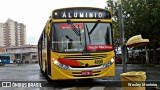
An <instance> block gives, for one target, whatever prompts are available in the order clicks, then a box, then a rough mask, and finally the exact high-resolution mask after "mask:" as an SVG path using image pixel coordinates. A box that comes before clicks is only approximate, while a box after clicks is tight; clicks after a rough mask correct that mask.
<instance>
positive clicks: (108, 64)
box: [103, 58, 114, 68]
mask: <svg viewBox="0 0 160 90" xmlns="http://www.w3.org/2000/svg"><path fill="white" fill-rule="evenodd" d="M113 63H114V58H112V59H111V60H110V61H109V62H108V63H106V64H104V65H103V67H104V68H105V67H109V66H110V65H112V64H113Z"/></svg>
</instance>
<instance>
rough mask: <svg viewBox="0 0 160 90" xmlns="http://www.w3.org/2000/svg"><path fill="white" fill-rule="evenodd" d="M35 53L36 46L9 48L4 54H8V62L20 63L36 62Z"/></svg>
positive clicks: (36, 50)
mask: <svg viewBox="0 0 160 90" xmlns="http://www.w3.org/2000/svg"><path fill="white" fill-rule="evenodd" d="M37 52H38V49H37V45H23V46H16V47H15V46H11V47H7V48H6V53H7V54H10V60H11V61H14V60H20V61H21V63H35V62H38V59H37Z"/></svg>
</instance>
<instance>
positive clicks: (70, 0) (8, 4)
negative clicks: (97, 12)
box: [0, 0, 107, 45]
mask: <svg viewBox="0 0 160 90" xmlns="http://www.w3.org/2000/svg"><path fill="white" fill-rule="evenodd" d="M106 1H107V0H0V23H4V22H6V21H7V19H8V18H10V19H12V20H14V21H17V22H19V23H23V24H25V25H26V39H27V42H26V43H27V44H33V45H37V42H38V39H39V37H40V34H41V33H42V30H43V28H44V26H45V24H46V21H47V19H48V17H49V16H50V14H51V11H52V10H54V9H58V8H65V7H98V8H105V6H106Z"/></svg>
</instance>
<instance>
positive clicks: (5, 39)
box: [0, 19, 26, 47]
mask: <svg viewBox="0 0 160 90" xmlns="http://www.w3.org/2000/svg"><path fill="white" fill-rule="evenodd" d="M25 44H26V26H25V25H24V24H23V23H18V22H17V21H13V20H11V19H8V20H7V21H6V22H5V23H0V46H1V47H10V46H21V45H25Z"/></svg>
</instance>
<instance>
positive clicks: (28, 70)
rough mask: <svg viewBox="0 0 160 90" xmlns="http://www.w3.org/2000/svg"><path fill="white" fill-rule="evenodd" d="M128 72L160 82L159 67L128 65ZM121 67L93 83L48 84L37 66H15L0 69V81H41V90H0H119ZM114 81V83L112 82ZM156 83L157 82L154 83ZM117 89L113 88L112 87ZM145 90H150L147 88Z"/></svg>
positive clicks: (12, 89)
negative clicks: (140, 72)
mask: <svg viewBox="0 0 160 90" xmlns="http://www.w3.org/2000/svg"><path fill="white" fill-rule="evenodd" d="M128 71H145V72H146V75H147V81H152V82H153V81H155V80H156V81H158V82H159V81H160V72H159V71H160V66H146V65H128ZM121 73H122V65H116V76H115V77H112V78H102V79H94V80H93V82H85V83H84V81H60V82H52V83H48V82H47V81H46V79H45V78H44V76H43V75H42V74H41V73H40V71H39V66H38V64H22V65H20V66H18V65H16V64H12V65H6V66H4V67H0V81H3V82H4V81H24V82H25V81H27V82H28V81H41V83H42V84H43V85H44V86H46V87H42V88H39V87H38V88H0V89H2V90H9V89H11V90H121V87H120V86H121V85H120V74H121ZM110 81H112V82H110ZM114 81H115V82H114ZM155 83H157V82H155ZM114 85H115V86H117V85H118V86H117V87H113V86H114ZM147 90H151V89H150V88H148V87H147Z"/></svg>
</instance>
